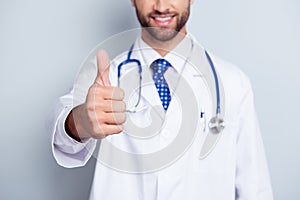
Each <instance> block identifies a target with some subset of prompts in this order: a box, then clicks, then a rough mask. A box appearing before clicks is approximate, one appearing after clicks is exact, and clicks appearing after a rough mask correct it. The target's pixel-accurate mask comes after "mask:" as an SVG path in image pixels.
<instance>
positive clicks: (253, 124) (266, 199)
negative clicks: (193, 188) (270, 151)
mask: <svg viewBox="0 0 300 200" xmlns="http://www.w3.org/2000/svg"><path fill="white" fill-rule="evenodd" d="M242 76H244V75H242ZM243 79H244V81H243V82H244V85H243V88H244V89H243V90H244V94H243V95H242V99H241V104H240V108H239V115H238V124H239V130H238V135H237V140H236V142H237V165H236V184H235V185H236V199H237V200H272V199H273V194H272V187H271V183H270V177H269V172H268V167H267V162H266V157H265V152H264V146H263V141H262V137H261V133H260V130H259V125H258V121H257V116H256V112H255V108H254V100H253V92H252V88H251V85H250V82H249V80H248V78H247V77H245V76H244V78H243Z"/></svg>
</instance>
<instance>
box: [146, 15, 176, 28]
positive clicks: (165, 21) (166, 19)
mask: <svg viewBox="0 0 300 200" xmlns="http://www.w3.org/2000/svg"><path fill="white" fill-rule="evenodd" d="M174 17H175V15H171V16H170V15H168V16H151V18H152V19H153V20H154V22H155V23H156V24H157V25H158V26H167V25H169V24H171V22H172V21H173V19H174Z"/></svg>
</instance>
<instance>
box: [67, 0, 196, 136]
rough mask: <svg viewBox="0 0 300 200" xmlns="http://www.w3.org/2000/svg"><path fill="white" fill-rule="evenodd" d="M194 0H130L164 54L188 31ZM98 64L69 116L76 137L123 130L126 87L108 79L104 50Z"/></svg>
mask: <svg viewBox="0 0 300 200" xmlns="http://www.w3.org/2000/svg"><path fill="white" fill-rule="evenodd" d="M192 3H193V1H192V0H131V4H132V6H134V8H135V10H136V15H137V18H138V20H139V22H140V24H141V28H142V39H143V40H144V41H145V42H146V43H147V44H148V45H149V46H151V47H152V48H153V49H154V50H156V51H157V52H158V53H159V54H160V55H161V56H162V57H164V56H165V55H166V54H167V53H168V52H169V51H171V50H172V49H173V48H174V47H175V46H176V45H177V44H178V43H179V42H180V41H181V40H182V39H183V38H184V36H185V35H186V22H187V20H188V18H189V13H190V5H191V4H192ZM97 67H98V73H97V77H96V79H95V81H94V83H93V84H92V85H91V86H90V88H89V90H88V93H87V96H86V101H85V102H84V103H83V104H81V105H79V106H77V107H75V108H74V109H73V110H72V111H71V112H70V114H69V115H68V117H67V119H66V123H65V129H66V132H67V133H68V134H69V135H70V136H71V137H72V138H74V139H75V140H77V141H82V140H84V139H88V138H95V139H102V138H105V137H107V136H109V135H114V134H118V133H121V132H122V124H123V123H125V121H126V104H125V102H124V101H123V98H124V91H123V90H122V89H121V88H117V87H112V86H111V84H110V82H109V78H108V74H109V68H110V59H109V57H108V54H107V52H106V51H104V50H100V51H99V52H98V53H97Z"/></svg>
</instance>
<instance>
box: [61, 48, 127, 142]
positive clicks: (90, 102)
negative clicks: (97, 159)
mask: <svg viewBox="0 0 300 200" xmlns="http://www.w3.org/2000/svg"><path fill="white" fill-rule="evenodd" d="M97 66H98V72H97V76H96V79H95V81H94V84H93V85H92V86H91V87H90V88H89V90H88V94H87V96H86V101H85V103H84V104H81V105H79V106H77V107H76V108H74V109H73V110H72V111H71V113H70V114H69V116H68V117H67V120H66V123H65V128H66V131H67V133H68V134H69V135H70V136H71V137H73V138H74V139H76V140H78V141H81V140H82V139H85V138H90V137H92V138H95V139H102V138H104V137H106V136H108V135H113V134H117V133H120V132H122V126H121V125H122V124H123V123H124V122H125V121H126V114H125V111H126V104H125V102H124V101H123V98H124V91H123V90H122V89H121V88H117V87H112V86H111V85H110V81H109V68H110V59H109V57H108V54H107V52H106V51H104V50H100V51H99V52H98V53H97Z"/></svg>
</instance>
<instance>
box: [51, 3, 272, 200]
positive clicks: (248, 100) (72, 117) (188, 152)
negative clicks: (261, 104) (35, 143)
mask: <svg viewBox="0 0 300 200" xmlns="http://www.w3.org/2000/svg"><path fill="white" fill-rule="evenodd" d="M131 3H132V5H133V6H134V8H135V10H136V14H137V18H138V20H139V22H140V24H141V27H142V31H141V37H139V38H137V39H136V41H135V42H134V45H133V50H132V52H131V57H132V58H134V59H138V60H139V61H140V62H142V66H143V71H142V77H143V81H145V80H146V81H148V82H147V83H145V84H143V87H142V91H141V96H140V102H139V104H138V106H137V108H136V109H137V112H131V110H132V108H133V107H134V106H135V103H133V104H132V103H130V101H128V99H130V98H133V99H135V101H134V102H136V100H137V99H138V98H139V96H138V94H139V92H138V91H136V92H133V93H130V94H133V96H130V95H129V93H128V91H127V90H126V89H125V88H124V87H122V85H123V86H124V85H126V83H124V79H122V80H123V81H121V82H122V83H121V85H120V87H117V86H118V79H117V66H118V64H119V63H121V62H122V61H124V60H126V57H127V55H128V53H127V54H125V55H121V56H119V57H116V58H113V61H112V62H111V61H110V59H109V57H108V55H107V53H106V52H105V51H104V50H101V51H99V52H98V53H97V55H96V59H95V60H91V62H90V64H91V65H89V66H88V67H86V68H85V70H83V72H82V74H81V75H80V78H79V79H78V80H77V82H76V83H75V85H74V88H73V90H72V91H71V92H70V93H69V94H67V95H65V96H63V97H61V98H60V99H59V102H58V104H57V107H56V108H55V109H54V110H53V115H52V116H51V119H50V121H49V127H50V131H51V134H52V149H53V154H54V157H55V159H56V161H57V162H58V164H59V165H61V166H64V167H67V168H72V167H79V166H84V165H85V164H86V162H87V161H88V160H89V159H90V158H91V156H92V155H93V153H94V151H95V147H96V143H97V141H98V142H99V141H100V150H99V155H98V156H97V159H98V160H100V161H101V162H97V163H96V166H95V167H96V169H95V175H94V181H93V185H92V189H91V194H90V199H91V200H96V199H107V200H119V199H126V200H127V199H128V200H167V199H170V200H182V199H188V200H194V199H195V200H196V199H204V200H220V199H222V200H246V199H247V200H271V199H273V196H272V188H271V184H270V180H269V174H268V168H267V163H266V159H265V155H264V148H263V143H262V139H261V135H260V131H259V127H258V123H257V118H256V114H255V109H254V105H253V94H252V89H251V85H250V83H249V80H248V78H247V77H246V76H245V75H244V74H243V72H241V71H240V70H239V69H238V68H237V67H235V66H233V65H231V64H229V63H227V62H225V61H222V60H220V59H218V58H216V57H215V56H212V55H211V59H212V61H213V63H214V65H215V68H216V70H217V73H218V74H217V75H218V78H219V80H220V82H221V83H222V84H221V87H222V88H221V90H222V91H223V93H224V94H223V95H222V96H221V97H222V98H223V103H222V106H223V109H224V110H225V114H224V120H225V122H226V127H225V129H224V130H223V131H222V132H221V134H222V136H221V137H220V138H219V140H218V142H217V144H216V145H215V146H214V148H213V149H212V151H211V152H209V154H208V155H207V156H205V157H203V158H199V155H200V151H201V147H202V146H203V145H205V144H204V143H205V138H206V136H207V135H209V134H210V133H209V132H208V130H207V129H208V128H207V123H206V119H210V118H211V117H213V116H214V110H213V109H211V108H212V107H213V106H214V104H215V102H214V100H213V99H214V98H213V99H212V97H211V93H212V91H210V89H208V87H207V83H206V82H205V81H204V79H205V78H206V76H203V74H201V73H199V70H198V68H197V66H203V67H205V66H208V67H209V60H208V59H207V56H206V54H205V53H206V52H205V50H204V49H203V48H202V47H201V46H200V45H198V44H196V42H195V41H194V39H192V36H190V35H189V34H187V30H186V22H187V20H188V18H189V14H190V5H191V4H192V0H131ZM148 27H152V28H148ZM178 55H180V57H179V56H178ZM193 63H195V65H196V67H195V66H194V65H193ZM200 71H201V70H200ZM178 75H179V76H181V77H182V78H183V79H182V80H184V81H183V82H182V81H180V83H179V81H178V83H179V84H178V85H179V86H178V87H177V86H176V84H174V82H173V83H172V76H173V77H174V76H175V77H176V76H177V77H178ZM128 80H130V79H128ZM149 80H151V81H150V84H148V83H149ZM177 80H179V79H177ZM180 80H181V79H180ZM181 83H182V84H181ZM121 88H123V89H121ZM180 88H181V90H180ZM182 88H183V89H182ZM78 91H79V92H78ZM180 92H182V94H181V93H180ZM75 98H76V99H75ZM224 99H225V100H224ZM154 107H156V108H157V109H156V111H157V112H153V110H152V108H154ZM187 111H188V115H187ZM153 113H159V116H160V118H159V119H160V120H158V121H160V126H159V127H160V129H159V131H157V130H156V131H152V132H151V131H149V130H150V129H149V128H147V127H149V124H151V123H153V117H154V115H153ZM151 117H152V118H151ZM129 122H130V123H131V124H132V123H135V124H137V126H138V127H142V128H141V129H138V130H139V131H138V132H136V131H133V130H132V131H131V129H130V123H129ZM184 123H185V125H183V124H184ZM183 126H185V129H183V128H182V127H183ZM143 127H144V129H143ZM151 130H152V129H151ZM145 133H147V134H148V137H146V136H145ZM141 135H142V136H143V137H144V138H139V136H141ZM180 137H181V139H180V140H179V141H185V139H184V138H191V139H190V140H187V141H188V142H187V143H183V142H181V143H180V142H179V143H177V145H175V146H174V145H172V144H173V143H174V141H177V140H176V139H177V138H180ZM107 141H108V142H107ZM107 144H113V145H112V146H114V147H117V148H118V149H121V150H122V151H121V152H122V153H116V152H115V151H114V147H112V146H110V147H109V148H106V149H105V145H107ZM170 148H171V149H170ZM172 148H173V149H172ZM101 149H102V150H103V149H104V150H103V151H102V152H101ZM165 149H168V150H170V151H169V152H168V153H167V154H164V150H165ZM124 152H126V153H124ZM155 152H158V153H157V154H154V153H155ZM173 152H176V153H177V154H176V153H174V154H176V155H173V154H172V153H173ZM128 154H131V155H135V156H136V155H142V157H143V155H155V156H153V157H154V158H152V160H151V159H150V160H149V159H148V158H146V157H143V158H142V159H140V158H136V157H137V156H136V157H134V156H131V157H130V156H127V155H128ZM147 159H148V160H147ZM146 161H147V162H146ZM149 166H150V167H149Z"/></svg>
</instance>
